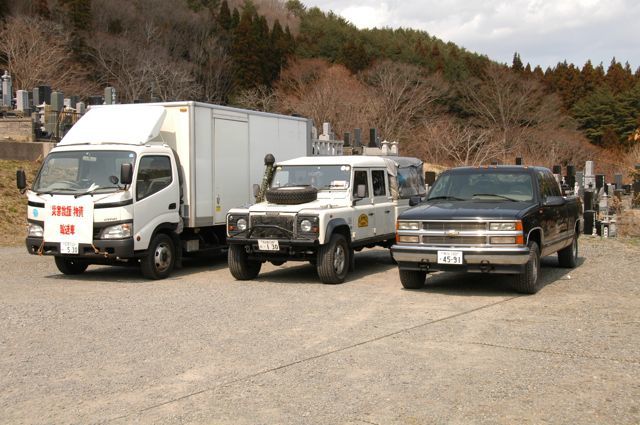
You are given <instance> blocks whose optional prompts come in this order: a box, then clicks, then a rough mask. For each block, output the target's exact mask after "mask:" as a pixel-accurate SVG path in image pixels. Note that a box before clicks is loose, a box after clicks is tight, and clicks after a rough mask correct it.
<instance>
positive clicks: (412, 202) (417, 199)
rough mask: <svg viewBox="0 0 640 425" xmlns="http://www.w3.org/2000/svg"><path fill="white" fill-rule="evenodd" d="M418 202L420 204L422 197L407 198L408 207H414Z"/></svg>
mask: <svg viewBox="0 0 640 425" xmlns="http://www.w3.org/2000/svg"><path fill="white" fill-rule="evenodd" d="M420 202H422V197H421V196H420V195H417V196H412V197H411V198H409V206H410V207H415V206H416V205H418V204H419V203H420Z"/></svg>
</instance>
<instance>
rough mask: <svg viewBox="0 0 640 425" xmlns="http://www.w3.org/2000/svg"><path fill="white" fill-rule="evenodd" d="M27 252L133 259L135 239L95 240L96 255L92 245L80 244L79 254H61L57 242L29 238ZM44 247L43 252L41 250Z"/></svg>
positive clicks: (77, 256) (96, 258) (91, 257)
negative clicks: (43, 241)
mask: <svg viewBox="0 0 640 425" xmlns="http://www.w3.org/2000/svg"><path fill="white" fill-rule="evenodd" d="M26 245H27V251H29V253H30V254H34V255H37V254H39V253H41V254H42V255H59V256H63V255H64V256H68V257H73V258H85V259H95V260H98V259H105V258H109V259H115V258H133V257H135V256H136V255H135V253H134V251H133V238H127V239H113V240H104V239H101V240H94V241H93V246H95V247H96V248H97V249H98V251H99V252H98V253H97V254H96V252H95V250H94V248H93V247H92V246H91V245H90V244H82V243H81V244H79V245H78V254H60V244H59V243H57V242H45V243H44V245H43V244H42V238H33V237H28V238H27V240H26ZM40 247H42V250H40Z"/></svg>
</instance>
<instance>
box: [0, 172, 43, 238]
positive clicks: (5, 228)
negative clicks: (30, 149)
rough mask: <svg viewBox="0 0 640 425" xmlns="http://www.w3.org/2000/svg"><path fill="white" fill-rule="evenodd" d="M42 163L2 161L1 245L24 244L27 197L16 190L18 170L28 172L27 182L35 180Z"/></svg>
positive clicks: (0, 183) (0, 191)
mask: <svg viewBox="0 0 640 425" xmlns="http://www.w3.org/2000/svg"><path fill="white" fill-rule="evenodd" d="M40 164H41V162H40V161H7V160H0V217H2V220H0V245H2V246H10V245H19V244H21V243H24V238H25V236H26V227H27V196H26V195H22V194H21V193H20V191H19V190H18V189H17V188H16V170H18V169H19V168H23V169H24V170H25V171H26V172H27V182H28V183H29V184H31V183H32V182H33V179H34V178H35V175H36V173H37V172H38V169H39V168H40Z"/></svg>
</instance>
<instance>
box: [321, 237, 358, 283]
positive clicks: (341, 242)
mask: <svg viewBox="0 0 640 425" xmlns="http://www.w3.org/2000/svg"><path fill="white" fill-rule="evenodd" d="M351 252H352V250H351V249H350V248H349V244H348V243H347V240H346V239H345V237H344V236H342V235H341V234H339V233H334V234H333V235H331V240H329V243H328V244H325V245H322V246H321V247H320V249H319V250H318V265H317V266H316V270H317V271H318V276H319V277H320V280H321V281H322V283H327V284H332V285H333V284H337V283H342V282H344V279H345V278H346V277H347V273H349V265H350V261H351V259H350V258H349V256H350V253H351Z"/></svg>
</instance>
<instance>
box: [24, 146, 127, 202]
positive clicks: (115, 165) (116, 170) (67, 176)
mask: <svg viewBox="0 0 640 425" xmlns="http://www.w3.org/2000/svg"><path fill="white" fill-rule="evenodd" d="M135 160H136V155H135V153H133V152H130V151H68V152H54V153H51V154H49V156H47V158H46V160H45V161H44V164H42V168H41V169H40V173H39V174H38V177H37V178H36V180H35V182H34V183H33V187H32V190H33V191H35V192H40V193H64V194H81V193H85V192H92V193H93V192H102V193H103V192H109V191H116V190H118V189H119V187H118V183H119V180H120V165H121V164H123V163H129V164H134V163H135Z"/></svg>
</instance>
